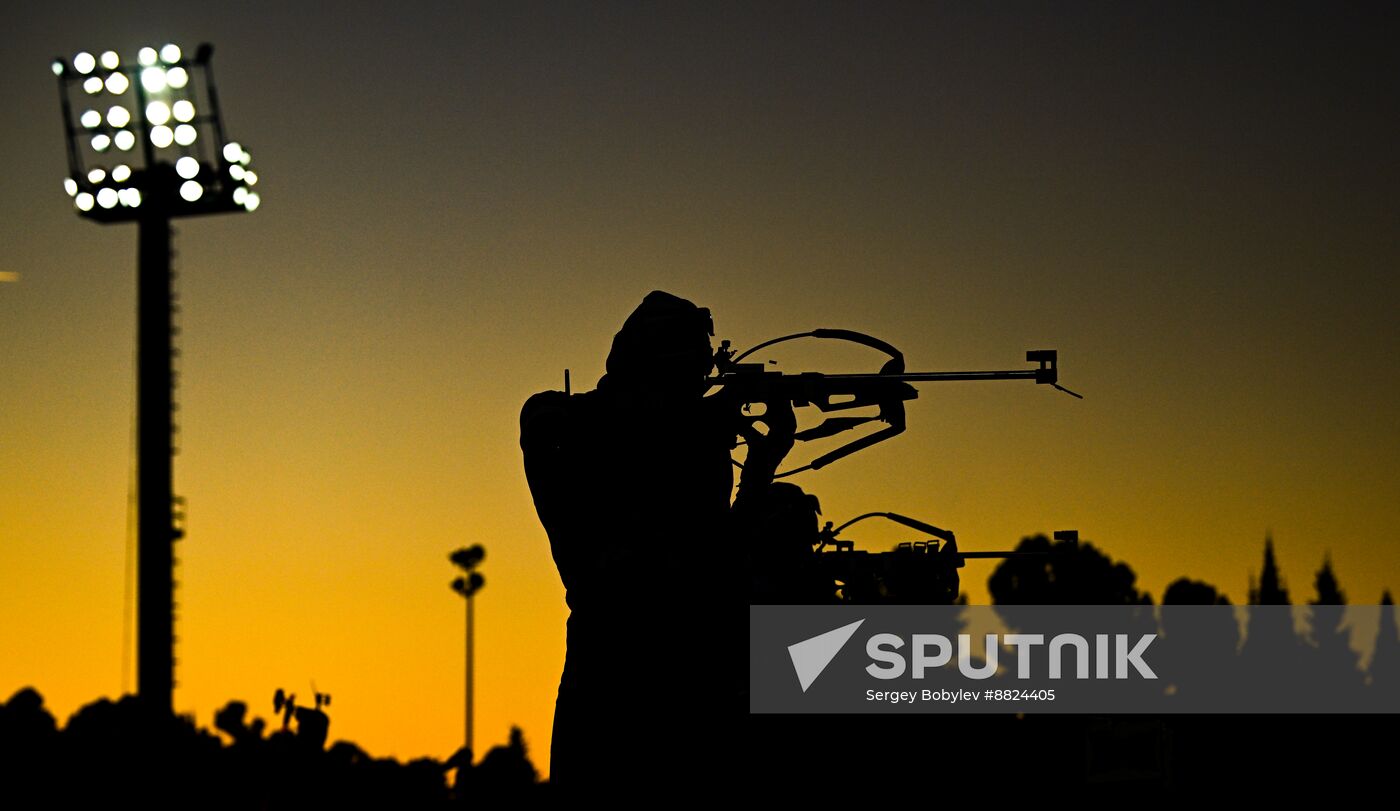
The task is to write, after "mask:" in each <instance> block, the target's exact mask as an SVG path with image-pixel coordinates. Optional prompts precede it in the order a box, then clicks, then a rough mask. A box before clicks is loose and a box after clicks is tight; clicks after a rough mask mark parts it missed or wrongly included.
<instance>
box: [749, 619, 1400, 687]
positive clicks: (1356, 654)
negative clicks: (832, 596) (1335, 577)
mask: <svg viewBox="0 0 1400 811" xmlns="http://www.w3.org/2000/svg"><path fill="white" fill-rule="evenodd" d="M1382 608H1384V609H1385V610H1387V611H1390V612H1392V613H1391V614H1390V615H1389V616H1387V617H1382V615H1381V612H1382ZM1393 610H1394V607H1393V606H1384V607H1382V606H1248V607H1244V606H1239V607H1232V606H1170V605H1169V606H995V607H993V606H838V605H823V606H783V605H774V606H751V607H750V610H749V691H750V692H749V710H750V712H754V713H985V712H1003V713H1004V712H1016V713H1038V712H1051V713H1055V712H1059V713H1241V712H1244V713H1324V712H1325V713H1332V712H1347V713H1376V712H1384V713H1394V712H1400V670H1397V665H1400V661H1397V655H1400V641H1397V640H1396V638H1395V636H1396V630H1395V628H1396V625H1395V619H1394V615H1393ZM1354 641H1355V642H1359V643H1360V644H1358V645H1355V646H1354V645H1353V642H1354Z"/></svg>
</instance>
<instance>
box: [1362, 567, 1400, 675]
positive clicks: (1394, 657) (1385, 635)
mask: <svg viewBox="0 0 1400 811" xmlns="http://www.w3.org/2000/svg"><path fill="white" fill-rule="evenodd" d="M1369 675H1370V686H1371V689H1372V690H1375V691H1377V692H1378V693H1380V694H1381V695H1382V696H1384V697H1385V699H1386V700H1388V701H1395V700H1396V698H1397V697H1400V636H1397V634H1396V627H1395V601H1394V600H1392V599H1391V597H1390V590H1389V589H1387V590H1386V592H1385V593H1384V594H1382V595H1381V619H1380V627H1379V629H1378V630H1377V631H1376V647H1375V652H1374V653H1372V654H1371V666H1370V669H1369Z"/></svg>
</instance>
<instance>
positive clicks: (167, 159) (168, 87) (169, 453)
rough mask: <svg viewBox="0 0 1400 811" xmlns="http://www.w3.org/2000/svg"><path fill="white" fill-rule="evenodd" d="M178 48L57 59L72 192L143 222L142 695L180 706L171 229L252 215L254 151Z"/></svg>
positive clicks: (100, 214) (90, 214)
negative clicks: (230, 126) (179, 221)
mask: <svg viewBox="0 0 1400 811" xmlns="http://www.w3.org/2000/svg"><path fill="white" fill-rule="evenodd" d="M212 55H213V47H212V46H210V45H208V44H204V45H200V46H199V48H198V49H197V50H196V51H195V54H194V56H193V57H192V58H189V57H187V56H186V55H185V54H184V53H183V52H182V51H181V49H180V48H179V46H177V45H174V44H167V45H165V46H164V47H161V48H159V49H156V48H154V47H146V48H141V49H140V50H139V51H138V52H137V54H136V59H135V61H130V60H124V59H123V58H122V57H121V55H119V54H118V53H117V52H116V51H103V52H101V53H99V54H97V55H94V54H93V53H90V52H87V51H83V52H80V53H78V54H76V55H75V56H74V57H73V59H72V61H71V62H69V61H68V60H66V59H63V58H59V59H55V60H54V61H53V64H52V68H53V73H54V75H55V76H56V77H57V78H58V95H59V101H60V103H61V104H62V108H63V125H64V134H65V136H66V141H67V156H68V176H67V177H66V178H64V181H63V186H64V190H65V191H67V192H68V196H69V197H70V198H71V199H72V201H73V206H74V208H75V210H76V211H77V212H78V215H79V216H80V217H83V218H84V219H88V220H92V221H94V222H98V223H102V224H104V225H109V224H112V223H130V222H134V223H136V225H137V295H136V319H137V330H136V357H137V360H136V380H137V383H136V411H137V419H136V422H137V429H136V433H137V440H136V460H137V461H136V466H137V496H136V514H137V655H136V662H137V664H136V668H137V670H136V674H137V694H138V695H139V696H140V697H141V700H142V702H143V703H145V704H146V705H147V706H148V707H150V708H152V709H160V710H164V711H166V712H170V711H171V710H172V709H173V699H174V695H173V694H174V689H175V652H174V642H175V637H174V625H175V599H174V597H175V595H174V589H175V579H174V564H175V555H174V542H175V541H177V540H179V539H180V538H181V537H182V536H183V535H184V527H183V524H184V516H183V514H182V512H183V510H182V507H181V506H180V505H181V504H182V502H181V501H180V500H179V499H177V498H176V497H175V495H174V484H173V481H174V480H173V465H172V461H173V460H172V457H173V456H174V454H175V452H176V447H175V444H174V432H175V430H176V428H175V422H174V419H173V412H174V410H175V408H176V404H175V397H174V390H175V376H174V371H173V368H172V362H173V359H174V357H175V355H176V349H175V345H174V334H175V325H174V320H173V314H174V313H175V312H176V311H177V309H178V308H177V305H176V304H175V302H174V301H173V300H172V295H171V292H172V291H171V277H172V274H171V263H170V260H171V228H170V221H171V220H172V219H174V218H176V217H192V216H198V215H201V214H224V213H230V212H242V211H253V210H255V209H256V208H257V207H258V205H259V204H260V202H261V200H260V198H259V195H258V193H257V192H256V191H254V187H255V186H256V185H257V182H258V177H257V174H256V173H255V172H254V171H253V170H252V169H251V168H250V161H251V157H250V156H249V155H248V152H247V151H246V150H244V149H243V147H242V146H240V145H239V144H237V143H233V142H229V141H227V140H226V139H225V137H224V129H223V123H222V120H221V118H220V112H219V100H218V94H217V92H216V91H215V88H214V74H213V69H212V67H211V66H210V58H211V56H212Z"/></svg>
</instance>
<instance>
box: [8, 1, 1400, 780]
mask: <svg viewBox="0 0 1400 811" xmlns="http://www.w3.org/2000/svg"><path fill="white" fill-rule="evenodd" d="M1212 5H1213V4H1212ZM1290 9H1291V7H1288V6H1283V5H1279V4H1254V5H1251V6H1249V7H1248V8H1244V9H1241V8H1234V9H1233V10H1228V11H1227V10H1218V9H1211V8H1204V9H1202V8H1191V9H1188V8H1185V7H1179V6H1177V5H1175V4H1160V5H1152V6H1148V7H1145V8H1144V7H1136V6H1134V7H1132V8H1129V7H1126V6H1116V5H1107V6H1106V5H1102V4H1094V5H1092V6H1084V5H1081V4H1078V3H1067V4H1061V3H1055V4H1045V3H998V4H994V5H993V6H987V5H986V4H955V5H951V6H937V7H935V6H933V5H931V4H908V5H905V4H887V3H872V4H865V3H860V4H856V3H835V4H830V3H792V4H789V3H775V4H758V5H757V7H755V4H747V3H735V4H730V3H696V4H659V5H651V4H635V5H633V4H614V3H602V4H582V3H559V4H535V3H514V2H512V3H416V2H403V3H395V4H375V3H368V2H346V3H339V4H331V5H328V4H319V3H318V4H311V3H291V4H287V3H270V2H253V3H243V4H205V3H194V2H191V3H179V4H176V3H165V2H157V3H148V4H142V5H141V7H140V9H139V10H135V9H131V8H128V7H126V6H124V5H123V4H116V3H110V2H109V3H91V2H78V3H70V4H63V5H61V6H56V5H53V4H49V5H40V4H26V5H22V6H19V7H16V8H14V9H10V10H8V11H7V20H6V25H5V29H4V31H3V33H0V38H3V48H0V88H2V89H3V91H4V92H3V96H0V98H3V100H4V104H5V107H6V111H7V115H6V117H5V122H4V124H3V126H0V155H3V156H4V174H3V182H2V183H0V223H3V225H0V229H3V230H0V234H2V235H3V239H0V245H3V252H0V476H3V478H2V479H0V482H3V485H0V700H3V699H4V698H8V696H9V695H10V694H12V693H13V692H14V691H15V690H17V689H19V688H21V687H23V686H26V685H33V686H35V687H37V688H38V689H39V690H40V691H41V692H42V693H43V694H44V695H45V697H46V699H47V700H48V704H49V706H50V708H51V709H53V710H54V712H55V714H56V715H58V716H59V717H60V720H62V719H64V718H66V717H67V715H68V714H70V713H71V712H72V711H73V710H75V709H76V708H78V707H79V706H81V705H82V704H85V703H87V702H89V701H92V700H94V699H96V698H98V697H101V696H108V697H113V698H115V697H116V696H118V695H120V694H121V693H122V692H123V691H124V690H127V689H131V688H133V687H134V684H135V681H134V675H133V674H132V673H131V670H130V667H131V665H130V664H129V662H128V657H124V655H123V645H124V642H123V640H124V631H123V628H124V623H123V607H124V605H125V604H126V603H125V598H124V594H125V585H124V584H125V583H126V579H127V575H126V571H127V569H126V566H127V564H126V557H127V521H128V513H127V494H128V486H129V477H130V468H131V465H132V455H131V448H132V441H131V431H132V415H133V391H134V364H133V352H134V336H135V318H134V315H135V237H136V235H135V230H134V228H132V227H129V226H109V227H99V226H97V225H94V224H92V223H90V222H86V221H83V220H80V219H79V218H78V217H77V216H75V212H74V211H73V209H72V205H71V201H70V200H69V199H68V198H67V197H66V196H65V194H64V192H63V189H62V185H61V181H62V179H63V177H64V174H65V171H66V166H65V162H64V145H63V130H62V121H61V117H60V112H59V105H58V100H57V94H56V92H55V87H54V82H53V77H52V76H51V75H50V73H49V62H50V60H51V59H52V58H53V57H54V56H56V55H63V56H66V57H70V58H71V56H72V54H73V53H74V52H76V51H78V50H83V49H86V50H100V49H105V48H115V49H117V50H118V51H120V52H121V53H122V54H123V55H126V56H127V58H130V55H131V54H134V52H135V50H136V49H137V48H138V47H140V46H143V45H147V44H157V45H158V44H160V43H163V42H166V41H174V42H177V43H181V44H182V45H185V46H186V47H187V48H192V47H193V46H194V45H195V44H197V43H198V42H200V41H205V40H207V41H210V42H213V43H214V44H215V45H216V55H215V59H214V64H215V67H216V71H217V76H218V80H219V90H220V95H221V100H222V104H223V108H224V119H225V124H226V126H227V129H228V132H229V134H230V136H231V137H233V138H236V139H237V140H239V141H240V142H241V143H243V144H244V146H246V147H247V148H248V149H249V151H251V152H252V153H253V154H254V156H255V160H256V163H257V165H258V167H259V170H260V172H259V173H260V175H261V178H262V180H261V185H260V188H261V189H262V202H263V205H262V208H261V209H260V210H259V211H258V212H256V213H255V214H252V215H247V216H227V217H216V218H207V219H202V220H198V221H188V222H182V223H178V224H177V227H178V230H179V234H178V236H177V238H176V239H177V242H176V245H177V249H178V251H179V258H178V260H177V268H178V269H179V271H180V279H179V282H178V288H179V290H180V295H181V300H182V305H183V313H182V315H181V322H182V325H183V330H184V331H183V335H182V336H181V339H180V342H181V348H182V353H183V354H182V357H181V360H180V364H179V368H180V389H179V392H178V399H179V402H180V406H181V409H180V412H179V422H180V426H181V434H180V441H179V445H180V449H181V452H180V455H179V456H178V457H177V459H176V486H177V490H178V492H179V493H180V494H182V495H184V496H185V497H186V498H187V500H188V513H189V518H188V527H189V534H188V537H187V538H186V539H185V540H184V541H181V542H180V544H179V547H178V551H177V554H178V555H179V558H180V560H181V564H180V568H179V570H178V573H177V578H178V580H179V583H180V588H179V592H178V600H179V603H180V611H179V620H178V623H177V633H178V634H179V637H180V641H179V646H178V648H177V657H178V659H179V669H178V680H179V687H178V689H177V692H176V696H175V704H176V707H177V709H179V710H180V711H183V712H191V713H194V714H195V715H196V717H197V719H198V721H199V722H200V723H201V724H205V725H207V724H209V723H210V721H211V718H212V714H213V712H214V711H215V710H216V709H217V708H218V707H220V706H222V704H223V703H224V702H226V701H228V700H229V699H234V698H238V699H242V700H245V701H248V702H249V703H250V706H251V707H252V708H253V710H254V711H255V712H257V713H258V714H261V715H263V716H264V717H267V716H270V715H271V714H272V713H271V696H272V693H273V691H274V690H275V689H276V688H278V687H285V688H288V689H291V690H293V691H296V692H299V693H309V692H310V689H311V684H312V682H313V681H314V683H315V685H316V686H317V688H319V689H320V690H322V691H326V692H330V693H331V694H332V695H333V696H334V699H335V701H334V705H333V707H332V725H331V735H332V737H333V738H344V739H349V740H353V741H355V742H357V743H359V744H360V745H362V746H363V747H365V748H366V749H367V750H368V751H369V752H371V753H372V754H374V755H377V756H387V755H393V756H397V757H417V756H422V755H430V756H434V757H438V758H444V757H446V756H448V755H449V754H451V753H452V751H453V750H454V749H455V747H456V746H458V745H459V744H460V738H461V726H462V720H461V717H462V701H463V698H462V692H463V690H462V675H463V674H462V625H463V618H462V604H461V601H460V599H459V598H458V597H456V596H455V595H454V594H452V593H451V591H450V590H449V589H448V581H449V580H450V579H451V577H452V576H453V574H454V571H453V568H452V567H451V565H450V564H449V563H448V561H447V554H448V553H449V552H450V551H451V550H452V549H454V548H456V547H458V546H462V545H465V544H469V543H481V544H484V545H485V546H486V548H487V558H486V562H485V565H484V567H483V571H484V573H485V575H486V578H487V585H486V588H485V590H484V591H483V592H482V594H481V597H480V598H479V601H478V604H477V607H478V613H477V622H478V624H477V627H478V660H479V672H478V679H477V690H478V693H477V695H478V705H479V709H478V717H477V741H478V748H479V749H481V748H484V747H485V746H489V745H492V744H495V743H500V742H503V741H504V740H505V738H506V735H507V731H508V729H509V727H510V725H511V724H518V725H520V726H521V727H523V729H524V731H525V734H526V739H527V742H528V743H529V744H530V745H531V747H532V753H533V755H534V759H535V761H536V763H537V764H538V765H540V767H541V768H544V767H545V766H547V763H548V757H547V753H548V746H549V729H550V719H551V717H552V712H553V699H554V691H555V688H556V686H557V683H558V676H559V671H560V668H561V666H562V663H563V656H564V620H565V618H566V614H567V612H566V608H565V606H564V602H563V589H562V587H561V586H560V585H559V581H558V576H557V573H556V571H555V569H554V566H553V563H552V561H551V559H550V557H549V550H548V544H547V541H546V538H545V535H544V532H543V530H542V529H541V527H540V526H539V523H538V521H537V520H536V517H535V514H534V510H533V507H532V504H531V502H530V498H529V493H528V491H527V488H526V485H525V479H524V475H523V472H522V469H521V464H520V454H519V446H518V425H517V418H518V413H519V408H520V405H521V404H522V403H523V401H524V400H525V398H526V397H528V396H529V395H530V394H531V393H533V392H536V391H539V390H542V389H548V388H561V387H562V383H563V370H564V369H565V368H568V369H570V370H571V371H572V376H573V382H574V386H575V388H576V389H583V388H588V387H591V385H592V384H593V382H594V381H596V380H597V378H598V376H599V375H600V374H601V373H602V369H603V361H604V358H605V356H606V353H607V350H608V346H609V343H610V341H611V337H612V334H613V333H614V332H615V331H616V330H617V328H618V327H619V326H620V325H621V323H622V321H623V319H624V318H625V317H626V316H627V314H628V313H629V312H630V311H631V310H632V308H633V307H635V306H636V305H637V303H639V302H640V301H641V299H642V297H643V296H644V295H645V294H646V293H647V291H649V290H652V289H663V290H667V291H670V292H673V293H676V294H678V295H682V296H685V297H687V298H690V299H691V300H693V301H695V302H696V303H698V304H700V305H701V306H706V307H709V308H710V309H711V310H712V311H713V313H714V317H715V323H716V331H717V337H716V340H718V339H719V338H730V339H732V340H733V341H734V343H735V344H736V346H740V347H746V346H748V345H751V344H753V343H757V342H758V341H760V340H763V339H766V338H770V337H774V336H776V335H781V334H786V333H789V332H796V331H801V330H807V329H812V328H815V327H845V328H849V329H856V330H862V331H865V332H870V333H873V334H876V335H878V336H880V337H882V338H885V339H886V340H889V341H890V342H891V343H893V344H895V345H896V346H898V347H900V348H901V349H902V350H903V351H904V353H905V356H906V358H907V360H908V364H909V366H910V368H911V369H918V370H941V369H963V368H966V369H996V368H1022V367H1023V366H1024V363H1023V362H1022V358H1023V356H1024V355H1023V353H1024V351H1025V350H1027V349H1035V348H1055V349H1058V350H1059V351H1060V367H1061V380H1062V382H1063V383H1064V384H1065V385H1067V386H1068V387H1070V388H1072V389H1074V390H1076V391H1079V392H1081V393H1083V394H1084V395H1085V396H1086V399H1084V400H1083V401H1079V400H1074V399H1071V398H1069V397H1066V396H1064V395H1062V394H1059V393H1056V392H1053V391H1051V390H1049V389H1048V388H1047V387H1036V386H1032V385H1030V384H1027V383H959V384H939V385H936V386H925V387H923V389H922V390H921V396H920V398H919V399H918V400H917V401H915V402H914V403H911V404H910V407H909V423H910V429H909V431H908V433H907V434H906V435H905V436H902V437H900V438H898V439H896V440H894V441H891V442H889V443H886V444H884V445H881V446H878V447H877V448H875V449H872V450H869V451H865V452H863V453H860V454H858V455H856V456H854V457H852V458H850V459H847V460H844V461H842V462H839V463H837V464H835V465H833V466H832V467H830V468H828V469H825V470H822V471H818V472H815V473H806V474H803V475H802V476H800V477H799V478H798V479H797V481H798V483H800V484H802V485H803V486H804V487H805V488H807V489H809V490H810V491H812V492H814V493H816V494H817V495H818V496H819V497H820V499H821V502H822V505H823V507H824V508H825V513H826V517H828V518H831V519H834V520H836V521H838V522H840V521H843V520H845V519H846V518H849V517H852V516H854V515H856V514H857V513H861V512H866V511H871V510H892V511H897V512H902V513H906V514H909V515H913V516H917V517H921V518H923V519H925V520H927V521H930V522H932V523H936V524H939V525H941V526H945V527H949V528H951V529H954V530H955V531H956V532H957V533H958V537H959V539H960V541H961V544H962V546H963V548H965V549H1009V548H1011V547H1012V546H1014V544H1015V543H1016V542H1017V540H1018V539H1020V538H1021V537H1023V536H1025V535H1030V534H1034V533H1038V532H1046V533H1048V532H1050V531H1052V530H1055V529H1065V528H1077V529H1079V530H1080V532H1081V535H1082V536H1083V537H1084V538H1085V539H1087V540H1090V541H1092V542H1093V543H1095V544H1096V545H1098V546H1100V547H1101V548H1103V549H1105V550H1106V551H1107V552H1108V553H1109V554H1110V555H1112V556H1113V557H1115V558H1118V559H1122V560H1125V561H1127V562H1128V563H1130V564H1131V565H1132V566H1133V567H1134V569H1135V570H1136V571H1137V572H1138V574H1139V582H1140V585H1141V587H1142V588H1144V589H1146V590H1148V591H1150V592H1151V593H1152V594H1153V596H1154V598H1156V599H1160V596H1161V592H1162V589H1163V588H1164V587H1165V585H1166V584H1167V583H1169V582H1170V581H1172V580H1173V579H1175V578H1177V577H1179V576H1182V575H1189V576H1192V577H1194V578H1199V579H1205V580H1208V581H1210V582H1211V583H1213V584H1215V585H1216V586H1218V587H1219V588H1221V589H1223V590H1224V591H1225V592H1226V593H1227V594H1228V595H1229V596H1230V598H1231V599H1232V600H1234V601H1235V602H1243V601H1245V600H1246V599H1247V595H1246V590H1247V585H1248V578H1249V575H1250V573H1251V572H1257V570H1258V567H1259V563H1260V560H1261V553H1262V546H1263V540H1264V535H1265V533H1266V531H1271V532H1272V534H1273V537H1274V540H1275V544H1276V548H1277V551H1278V556H1279V560H1280V565H1281V567H1282V570H1283V574H1284V576H1285V577H1286V578H1287V580H1288V584H1289V586H1290V587H1291V588H1292V590H1293V592H1294V596H1295V600H1305V599H1308V598H1309V597H1310V596H1311V594H1312V575H1313V573H1314V572H1315V571H1316V569H1317V567H1318V566H1319V565H1320V564H1321V562H1322V560H1323V556H1324V555H1325V554H1328V553H1330V555H1331V558H1332V561H1333V564H1334V567H1335V570H1336V572H1337V575H1338V577H1339V579H1340V582H1341V585H1342V587H1343V588H1344V589H1345V590H1346V591H1347V593H1348V595H1349V597H1350V598H1351V600H1352V601H1353V602H1361V603H1374V602H1376V601H1377V600H1378V599H1379V598H1380V595H1381V592H1382V590H1383V589H1385V588H1387V587H1389V588H1392V589H1393V588H1396V587H1400V545H1397V544H1396V543H1395V541H1394V534H1395V532H1396V528H1397V526H1400V498H1397V495H1400V431H1397V425H1398V424H1400V421H1397V417H1400V413H1398V409H1397V405H1396V402H1397V397H1398V396H1400V320H1397V318H1396V313H1397V301H1400V281H1397V274H1396V273H1395V271H1396V268H1397V264H1398V263H1397V260H1400V242H1398V241H1397V233H1400V229H1397V228H1396V223H1397V222H1400V205H1397V195H1396V189H1397V188H1400V161H1397V160H1396V152H1395V146H1394V145H1395V144H1396V143H1400V123H1397V122H1400V115H1397V106H1398V105H1397V101H1400V92H1397V90H1400V88H1397V83H1400V78H1397V77H1400V69H1397V68H1400V66H1398V65H1397V64H1396V62H1397V56H1396V50H1395V48H1394V46H1393V42H1394V34H1395V30H1396V26H1395V24H1394V19H1393V17H1392V16H1390V15H1393V12H1388V11H1382V12H1369V11H1358V10H1357V9H1356V7H1353V6H1345V7H1343V6H1339V5H1328V6H1326V7H1325V9H1324V7H1323V6H1321V5H1318V6H1315V7H1314V10H1313V11H1298V10H1290ZM767 357H771V358H772V359H774V360H778V361H780V362H781V364H782V368H784V369H786V370H790V371H802V370H809V369H824V370H831V371H868V370H873V369H874V365H873V364H875V363H876V362H877V359H875V358H873V357H872V356H870V355H868V354H865V353H862V352H859V351H850V352H848V351H845V350H831V351H829V350H826V349H823V348H821V347H814V346H803V345H793V346H790V347H782V348H781V351H778V350H777V349H775V351H774V352H772V353H770V354H769V355H767ZM803 453H805V454H806V455H807V456H808V457H810V455H811V452H810V451H804V450H803V449H799V450H798V454H803ZM861 530H862V532H861V533H860V534H856V535H853V537H856V538H858V539H859V540H861V541H862V542H863V545H865V546H867V547H868V548H881V547H882V546H884V545H887V544H890V543H893V542H894V541H898V540H907V538H906V537H904V536H903V535H901V534H900V533H899V532H898V531H896V530H893V529H885V528H882V527H878V526H866V525H863V526H862V527H861ZM658 542H659V543H660V542H664V540H661V539H659V540H658ZM735 557H736V559H737V551H736V552H735ZM695 565H696V566H705V567H714V568H715V569H716V570H717V571H719V570H722V569H723V567H724V566H725V565H726V564H725V553H724V550H723V548H722V547H721V546H719V545H717V546H716V547H712V548H709V549H704V550H696V564H695ZM990 571H991V568H990V564H988V563H985V562H983V563H970V564H969V567H968V569H966V570H965V572H966V574H965V580H966V582H967V585H968V586H969V594H970V597H971V598H972V599H973V601H982V600H985V599H986V591H985V579H986V576H987V575H988V574H990ZM647 609H648V607H647V606H638V610H647ZM124 663H126V664H124Z"/></svg>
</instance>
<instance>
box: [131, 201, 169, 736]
mask: <svg viewBox="0 0 1400 811" xmlns="http://www.w3.org/2000/svg"><path fill="white" fill-rule="evenodd" d="M152 196H153V197H154V196H155V195H152ZM150 202H152V203H153V204H155V205H153V206H152V208H153V209H155V210H153V211H152V212H151V213H150V214H148V215H147V216H144V217H142V218H141V219H140V231H139V235H138V243H139V244H138V249H137V253H138V259H139V262H138V267H137V282H136V285H137V294H136V299H137V303H136V313H137V317H136V323H137V326H136V412H137V416H136V433H137V440H136V443H137V451H136V468H137V502H136V503H137V508H136V514H137V530H136V533H137V534H136V537H137V623H136V625H137V636H136V642H137V658H136V661H137V665H136V667H137V670H136V677H137V678H136V689H137V693H138V695H139V696H140V697H141V700H142V702H143V703H144V704H146V706H147V707H148V708H150V709H152V710H163V711H165V712H172V711H173V708H174V695H173V693H174V689H175V655H174V625H175V622H174V619H175V618H174V612H175V602H174V586H175V582H174V575H173V571H172V567H173V563H174V554H173V553H174V550H173V548H172V547H173V544H174V540H175V531H174V522H173V516H172V514H171V508H172V503H171V502H172V496H173V493H174V491H173V475H172V464H171V429H172V422H171V405H172V392H171V387H172V382H173V381H172V375H171V350H172V345H171V343H172V342H171V326H172V323H171V312H170V218H169V216H168V215H167V213H166V211H165V207H164V205H161V201H160V200H158V199H156V200H151V201H150Z"/></svg>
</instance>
